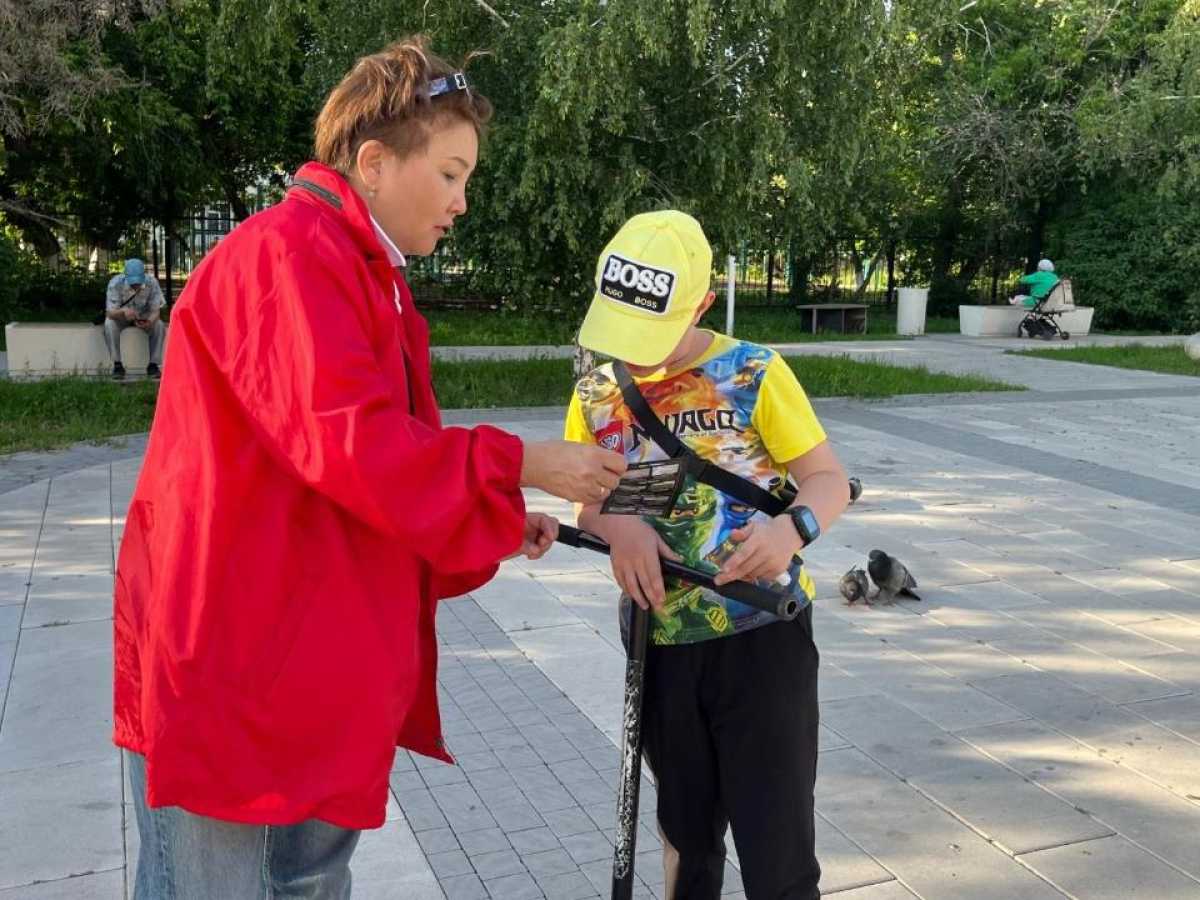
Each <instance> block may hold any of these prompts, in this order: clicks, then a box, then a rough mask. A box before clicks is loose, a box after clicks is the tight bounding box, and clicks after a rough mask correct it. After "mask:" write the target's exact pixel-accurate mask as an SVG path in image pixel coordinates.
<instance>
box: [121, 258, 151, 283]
mask: <svg viewBox="0 0 1200 900" xmlns="http://www.w3.org/2000/svg"><path fill="white" fill-rule="evenodd" d="M145 282H146V264H145V263H144V262H142V261H141V260H140V259H127V260H125V283H126V284H145Z"/></svg>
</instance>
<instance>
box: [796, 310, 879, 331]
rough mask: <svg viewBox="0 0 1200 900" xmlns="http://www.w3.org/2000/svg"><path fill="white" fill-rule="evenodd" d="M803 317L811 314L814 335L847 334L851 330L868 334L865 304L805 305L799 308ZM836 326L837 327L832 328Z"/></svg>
mask: <svg viewBox="0 0 1200 900" xmlns="http://www.w3.org/2000/svg"><path fill="white" fill-rule="evenodd" d="M796 309H798V310H799V311H800V314H801V315H802V316H803V315H804V313H806V312H807V313H811V316H812V333H813V334H817V333H818V332H821V331H837V332H839V333H841V334H847V333H848V332H849V330H850V329H853V330H854V331H856V332H860V333H862V334H866V333H867V309H868V306H867V304H865V303H805V304H802V305H800V306H797V307H796ZM833 325H836V326H837V327H836V328H834V327H831V326H833Z"/></svg>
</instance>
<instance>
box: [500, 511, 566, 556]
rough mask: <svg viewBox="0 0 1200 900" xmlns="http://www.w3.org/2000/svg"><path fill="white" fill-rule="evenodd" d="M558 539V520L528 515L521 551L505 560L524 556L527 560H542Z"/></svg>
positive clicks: (551, 517) (536, 514) (542, 514)
mask: <svg viewBox="0 0 1200 900" xmlns="http://www.w3.org/2000/svg"><path fill="white" fill-rule="evenodd" d="M557 537H558V519H556V518H554V517H553V516H548V515H546V514H545V513H526V515H525V535H524V537H523V538H522V540H521V549H520V550H518V551H517V552H516V553H514V554H513V555H512V556H506V557H505V559H506V560H507V559H516V558H517V557H518V556H524V557H525V558H526V559H541V558H542V557H543V556H545V555H546V551H548V550H549V549H550V545H551V544H553V543H554V541H555V539H556V538H557Z"/></svg>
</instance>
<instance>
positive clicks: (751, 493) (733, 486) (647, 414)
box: [613, 360, 788, 516]
mask: <svg viewBox="0 0 1200 900" xmlns="http://www.w3.org/2000/svg"><path fill="white" fill-rule="evenodd" d="M613 374H615V375H616V376H617V385H618V386H619V387H620V388H621V396H622V397H623V398H624V400H625V405H626V406H628V407H629V410H630V412H632V413H633V417H634V418H635V419H637V422H638V424H639V425H641V426H642V429H643V430H644V431H645V432H646V434H647V435H649V436H650V440H652V441H654V443H656V444H658V446H659V447H661V448H662V450H663V452H664V453H666V454H667V456H669V457H671V458H672V459H680V458H685V459H686V460H687V467H688V473H689V474H690V475H692V477H694V478H695V479H696V480H697V481H699V482H702V483H704V484H707V485H710V486H712V487H715V488H716V489H717V490H718V491H720V492H721V493H723V494H728V495H729V496H730V497H733V498H734V499H735V500H740V501H741V502H742V503H745V504H746V505H747V506H753V507H754V508H755V509H757V510H761V511H762V512H765V513H766V514H767V515H769V516H777V515H779V514H780V513H782V512H783V511H784V510H785V509H787V508H788V501H787V500H783V499H781V498H779V497H776V496H775V495H774V494H772V493H771V492H770V491H765V490H763V489H762V488H760V487H759V486H758V485H757V484H755V483H754V482H753V481H750V480H748V479H746V478H742V477H741V476H740V475H735V474H734V473H733V472H730V471H729V470H727V469H722V468H721V467H720V466H715V465H713V464H712V463H710V462H709V461H708V460H706V459H703V458H701V457H700V456H698V455H697V454H696V453H695V451H693V450H692V449H691V448H689V447H688V446H687V445H686V444H684V442H683V441H681V440H680V439H679V438H677V437H676V436H675V435H673V434H672V433H671V431H670V429H668V428H667V426H666V425H664V424H663V423H662V420H661V419H659V418H658V416H656V415H655V414H654V410H652V409H651V408H650V404H649V403H647V402H646V398H645V397H644V396H642V392H641V391H640V390H638V386H637V385H636V384H634V381H633V376H632V375H630V374H629V369H628V368H627V367H626V365H625V363H623V362H621V361H620V360H616V361H615V362H613Z"/></svg>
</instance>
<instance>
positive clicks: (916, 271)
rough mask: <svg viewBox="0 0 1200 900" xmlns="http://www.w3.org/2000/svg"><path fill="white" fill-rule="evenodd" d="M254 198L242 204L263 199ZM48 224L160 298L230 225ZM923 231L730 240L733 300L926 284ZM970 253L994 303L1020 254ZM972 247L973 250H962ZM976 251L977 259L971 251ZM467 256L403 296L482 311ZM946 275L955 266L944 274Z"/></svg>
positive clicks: (220, 221)
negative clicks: (130, 265) (123, 230)
mask: <svg viewBox="0 0 1200 900" xmlns="http://www.w3.org/2000/svg"><path fill="white" fill-rule="evenodd" d="M265 205H266V204H265V202H263V201H260V202H259V203H258V204H256V207H252V209H251V211H252V212H256V211H258V208H261V207H263V206H265ZM55 222H56V226H55V231H56V233H57V236H58V238H59V242H60V246H61V247H62V253H61V254H60V256H59V257H58V259H57V261H56V263H55V264H56V265H57V266H59V267H71V268H73V269H75V270H86V271H90V272H97V273H104V272H107V271H116V270H118V269H119V267H120V263H121V261H123V260H124V259H126V258H128V257H130V256H139V257H141V258H143V259H144V260H145V261H146V264H147V268H148V269H149V270H150V271H151V272H152V273H153V274H154V276H155V278H156V279H157V280H158V281H159V283H160V284H161V285H162V288H163V292H164V293H165V294H167V295H168V297H169V299H171V300H174V299H175V298H176V297H178V295H179V293H180V291H182V289H183V286H184V285H185V284H186V283H187V279H188V277H189V276H190V275H191V273H192V271H193V270H194V269H195V267H196V266H197V265H199V263H200V261H201V260H202V259H203V258H204V257H205V255H206V254H207V253H209V252H210V251H211V250H212V249H213V248H214V247H216V246H217V245H218V244H219V243H220V242H221V240H223V239H224V238H225V237H226V235H228V234H229V233H230V232H231V231H233V229H234V228H235V227H236V226H237V224H238V220H237V219H236V218H235V217H234V215H233V213H232V211H231V209H230V207H229V206H228V204H223V203H214V204H210V205H207V206H205V207H203V208H202V209H199V210H196V211H194V212H193V213H191V214H190V215H188V216H185V217H183V218H180V219H177V220H173V221H171V222H168V223H152V222H145V223H140V224H138V225H136V226H135V227H133V228H132V229H130V231H129V233H128V234H126V235H125V236H124V237H123V238H122V240H121V241H120V242H119V243H118V245H117V246H116V247H113V248H109V249H106V248H102V247H97V246H94V245H92V244H90V243H88V242H87V241H86V240H85V239H84V238H83V237H81V229H80V228H79V227H78V222H77V221H76V220H73V219H72V218H71V217H57V218H56V219H55ZM932 241H933V239H932V238H921V237H911V236H910V237H909V238H908V239H906V240H905V241H904V242H903V243H901V244H898V245H893V246H884V247H878V246H876V247H872V246H868V245H867V243H866V242H864V241H859V240H856V239H854V238H842V239H837V240H833V241H830V242H829V243H828V244H827V245H826V247H825V248H823V249H822V250H821V251H820V252H818V253H810V254H807V255H806V256H804V257H800V256H797V255H795V254H793V253H790V252H788V249H787V248H785V247H780V248H774V249H765V250H764V249H755V248H752V247H749V246H743V247H740V248H738V250H737V252H736V254H735V256H736V259H737V269H736V280H735V293H736V297H737V302H738V305H739V306H741V307H743V308H747V307H751V308H753V307H783V306H794V305H798V304H801V303H834V302H837V303H847V302H853V303H866V304H870V305H875V306H878V305H888V304H891V303H894V301H895V294H896V290H897V288H898V287H899V286H901V285H904V284H926V285H928V282H929V279H928V277H923V275H922V272H924V271H927V270H928V269H929V260H930V258H931V257H930V252H931V246H932ZM960 249H963V250H964V255H965V256H967V257H971V256H972V255H973V256H974V258H975V260H976V262H975V264H974V265H973V271H971V272H969V273H960V274H961V275H962V276H966V277H965V278H964V277H960V278H959V279H958V281H957V283H956V286H955V288H954V293H955V295H956V296H958V297H961V298H962V300H964V301H966V302H975V303H995V302H1003V301H1004V299H1005V298H1006V297H1007V296H1009V295H1010V294H1011V293H1012V292H1013V290H1014V289H1015V284H1016V279H1017V278H1018V277H1019V276H1020V274H1021V262H1022V261H1021V260H1019V259H1013V258H1012V257H1011V254H1010V255H1008V256H1003V255H1001V254H999V253H996V252H994V250H992V248H987V250H988V253H987V254H985V253H983V252H978V251H984V249H985V248H983V247H977V248H972V247H970V246H967V247H965V248H960ZM972 251H977V252H974V253H973V254H972ZM980 258H982V260H983V261H982V263H980V262H979V259H980ZM713 263H714V268H715V271H714V273H713V289H714V290H716V291H718V292H719V293H720V294H721V295H722V296H724V293H725V290H726V283H727V282H726V279H727V270H726V269H727V257H726V256H725V255H723V254H721V253H718V254H717V255H716V256H715V258H714V260H713ZM475 272H476V264H475V262H474V261H473V260H471V259H470V258H468V257H467V256H465V255H463V254H461V253H460V252H459V251H458V249H457V248H456V247H455V245H454V242H453V239H450V240H448V241H443V242H442V244H441V245H439V247H438V249H437V251H436V252H435V253H434V254H433V255H432V256H429V257H425V258H421V259H414V260H412V261H411V265H410V268H409V273H408V274H409V282H410V284H411V286H412V288H413V294H414V296H415V298H416V300H417V302H418V303H419V304H421V305H422V306H438V307H450V308H475V309H487V308H496V307H498V305H499V304H498V301H497V299H496V298H494V297H488V296H485V295H483V294H482V293H481V292H480V291H479V289H478V288H477V285H476V283H475V282H476V280H475V279H474V277H473V276H474V274H475ZM952 274H955V273H953V272H952Z"/></svg>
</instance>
